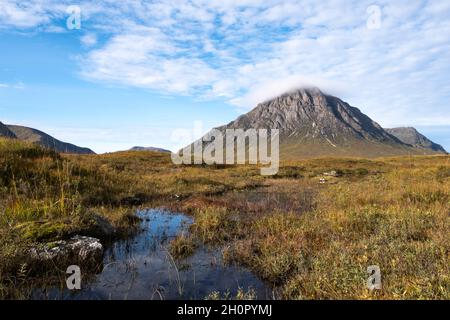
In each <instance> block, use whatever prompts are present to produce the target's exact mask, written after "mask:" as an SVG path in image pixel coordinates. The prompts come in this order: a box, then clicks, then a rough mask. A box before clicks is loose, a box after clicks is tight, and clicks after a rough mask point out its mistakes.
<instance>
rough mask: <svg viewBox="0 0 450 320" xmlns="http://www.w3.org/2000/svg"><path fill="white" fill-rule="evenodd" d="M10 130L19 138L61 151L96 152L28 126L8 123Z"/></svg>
mask: <svg viewBox="0 0 450 320" xmlns="http://www.w3.org/2000/svg"><path fill="white" fill-rule="evenodd" d="M6 127H7V128H8V129H9V131H10V132H12V133H13V134H14V137H16V138H17V139H19V140H23V141H27V142H31V143H36V144H39V145H41V146H43V147H45V148H49V149H52V150H55V151H57V152H61V153H76V154H94V151H92V150H91V149H88V148H82V147H78V146H76V145H74V144H71V143H66V142H62V141H60V140H58V139H55V138H53V137H52V136H50V135H48V134H46V133H44V132H42V131H39V130H36V129H33V128H28V127H23V126H16V125H6Z"/></svg>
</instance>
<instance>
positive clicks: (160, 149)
mask: <svg viewBox="0 0 450 320" xmlns="http://www.w3.org/2000/svg"><path fill="white" fill-rule="evenodd" d="M129 151H156V152H169V153H170V152H172V151H170V150H166V149H162V148H155V147H139V146H137V147H133V148H131V149H130V150H129Z"/></svg>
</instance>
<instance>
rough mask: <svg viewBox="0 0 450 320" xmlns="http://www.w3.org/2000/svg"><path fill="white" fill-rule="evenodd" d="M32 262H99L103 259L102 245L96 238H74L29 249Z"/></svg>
mask: <svg viewBox="0 0 450 320" xmlns="http://www.w3.org/2000/svg"><path fill="white" fill-rule="evenodd" d="M30 256H31V258H32V259H33V260H38V261H40V262H46V261H68V262H73V263H94V262H100V261H101V259H102V257H103V245H102V244H101V243H100V241H99V240H98V239H96V238H91V237H85V236H75V237H73V238H71V239H69V240H61V241H56V242H51V243H46V244H43V245H38V246H35V247H33V248H31V249H30Z"/></svg>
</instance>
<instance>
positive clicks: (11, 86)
mask: <svg viewBox="0 0 450 320" xmlns="http://www.w3.org/2000/svg"><path fill="white" fill-rule="evenodd" d="M1 88H4V89H24V88H25V84H23V82H17V83H0V89H1Z"/></svg>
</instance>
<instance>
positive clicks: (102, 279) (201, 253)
mask: <svg viewBox="0 0 450 320" xmlns="http://www.w3.org/2000/svg"><path fill="white" fill-rule="evenodd" d="M138 216H139V217H140V218H141V219H142V223H141V228H142V230H141V232H139V233H138V234H137V235H136V236H134V237H132V238H130V239H128V240H122V241H118V242H115V243H113V244H112V245H111V246H110V247H109V248H107V249H106V251H105V254H104V259H103V265H104V268H103V271H102V272H101V273H100V274H98V275H96V276H95V277H94V279H93V280H90V281H89V282H88V283H82V289H81V290H79V291H69V290H67V289H64V290H60V289H55V288H53V289H47V290H37V291H35V293H34V298H38V299H39V298H40V299H119V300H123V299H204V298H205V297H206V296H207V295H209V294H210V293H211V292H214V291H217V292H219V293H220V294H221V295H222V296H223V295H225V294H226V293H227V292H229V294H230V296H232V297H233V296H235V295H236V293H237V291H238V289H239V288H241V289H242V290H243V291H245V292H247V291H248V290H250V289H251V290H253V291H254V292H255V293H256V295H257V298H258V299H270V298H271V297H272V290H271V289H270V287H269V286H267V285H266V284H265V283H264V282H263V281H261V280H260V279H258V278H257V277H256V276H255V275H253V274H252V273H251V272H250V271H248V270H247V269H245V268H242V267H239V266H236V265H224V264H223V263H222V257H221V254H220V251H218V250H211V249H207V248H204V247H203V248H199V249H197V250H196V252H195V253H194V254H193V255H192V256H190V257H188V258H186V259H183V260H177V261H174V260H173V259H172V257H171V256H170V255H169V253H168V251H167V246H168V244H169V242H170V240H171V239H173V238H175V237H176V236H177V235H178V234H180V233H183V232H185V233H187V232H188V227H189V224H191V223H192V219H191V218H189V217H187V216H185V215H183V214H176V213H170V212H168V211H163V210H157V209H150V210H144V211H140V212H139V213H138Z"/></svg>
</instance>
